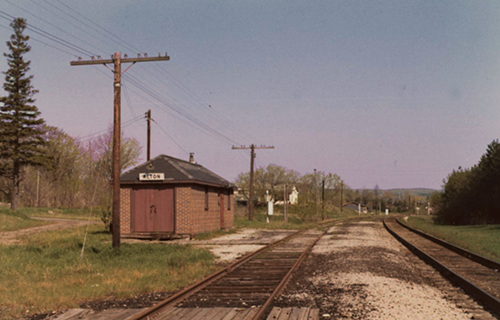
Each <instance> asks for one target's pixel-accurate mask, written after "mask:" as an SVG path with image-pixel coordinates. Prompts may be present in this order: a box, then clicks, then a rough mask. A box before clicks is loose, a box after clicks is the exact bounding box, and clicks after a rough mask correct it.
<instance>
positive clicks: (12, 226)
mask: <svg viewBox="0 0 500 320" xmlns="http://www.w3.org/2000/svg"><path fill="white" fill-rule="evenodd" d="M46 224H50V222H47V221H40V220H33V219H30V218H29V216H28V215H27V214H26V212H25V210H24V209H23V208H21V209H20V210H19V211H17V212H14V211H11V210H10V209H9V208H0V232H5V231H15V230H21V229H27V228H32V227H38V226H42V225H46Z"/></svg>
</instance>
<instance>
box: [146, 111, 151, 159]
mask: <svg viewBox="0 0 500 320" xmlns="http://www.w3.org/2000/svg"><path fill="white" fill-rule="evenodd" d="M146 119H147V120H148V157H147V159H148V160H147V161H149V160H151V109H149V110H148V112H146Z"/></svg>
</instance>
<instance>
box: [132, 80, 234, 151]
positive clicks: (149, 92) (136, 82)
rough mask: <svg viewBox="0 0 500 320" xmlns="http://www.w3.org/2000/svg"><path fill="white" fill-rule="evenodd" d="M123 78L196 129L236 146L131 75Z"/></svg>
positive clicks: (224, 136)
mask: <svg viewBox="0 0 500 320" xmlns="http://www.w3.org/2000/svg"><path fill="white" fill-rule="evenodd" d="M124 77H126V78H128V79H129V82H130V83H131V84H132V85H134V86H135V87H136V88H138V89H139V90H141V91H143V92H144V93H146V94H147V95H149V96H151V97H152V98H153V99H155V100H157V101H158V102H160V103H161V104H162V105H164V106H166V107H168V108H169V109H170V110H173V111H174V112H176V113H178V114H179V115H181V116H183V117H184V118H186V119H188V120H190V121H192V122H193V123H195V124H196V125H197V126H198V127H200V128H202V129H203V130H205V131H206V132H207V133H210V134H212V135H213V136H218V137H219V138H222V139H225V140H227V141H229V142H231V143H236V144H238V142H236V141H235V140H233V139H231V138H229V137H227V136H226V135H224V134H222V133H220V132H219V131H218V130H216V129H214V128H211V127H210V126H208V125H207V124H205V123H203V122H202V121H201V120H199V119H196V118H195V117H194V116H192V115H190V114H188V113H187V112H185V111H183V110H182V109H180V108H179V107H177V106H175V105H174V104H172V103H169V101H168V100H165V99H164V98H163V97H162V96H160V95H159V94H158V93H156V92H154V91H152V90H151V89H149V88H148V87H146V86H145V85H143V84H142V83H141V82H140V81H139V80H137V79H136V78H135V77H133V76H131V75H124Z"/></svg>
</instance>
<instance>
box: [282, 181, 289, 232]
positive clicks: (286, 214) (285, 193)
mask: <svg viewBox="0 0 500 320" xmlns="http://www.w3.org/2000/svg"><path fill="white" fill-rule="evenodd" d="M287 187H288V185H287V184H286V183H285V191H284V195H283V200H284V202H285V203H284V207H283V218H284V219H285V223H287V222H288V210H287V209H288V199H287V195H288V194H287V193H288V190H287Z"/></svg>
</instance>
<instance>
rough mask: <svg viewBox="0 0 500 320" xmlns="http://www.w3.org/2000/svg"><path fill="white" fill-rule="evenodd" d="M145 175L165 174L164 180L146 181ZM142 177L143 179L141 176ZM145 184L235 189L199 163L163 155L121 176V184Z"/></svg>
mask: <svg viewBox="0 0 500 320" xmlns="http://www.w3.org/2000/svg"><path fill="white" fill-rule="evenodd" d="M145 174H163V177H162V178H163V179H161V178H160V179H158V178H157V177H158V175H156V179H155V178H153V180H144V175H145ZM141 175H142V179H143V180H141V179H140V176H141ZM145 183H148V184H150V183H160V184H161V183H169V184H170V183H196V184H203V185H211V186H217V187H224V188H233V187H234V185H232V184H231V183H230V182H229V181H227V180H226V179H224V178H222V177H220V176H218V175H217V174H215V173H213V172H212V171H210V170H208V169H207V168H205V167H203V166H202V165H199V164H197V163H191V162H189V161H185V160H181V159H177V158H174V157H171V156H167V155H164V154H161V155H159V156H157V157H155V158H153V159H151V160H149V161H147V162H144V163H142V164H140V165H138V166H137V167H135V168H132V169H130V170H128V171H126V172H124V173H122V174H121V176H120V184H145Z"/></svg>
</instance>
